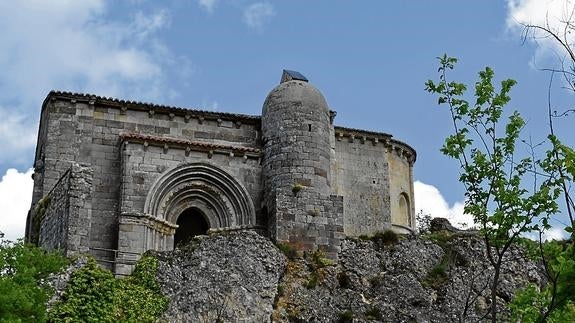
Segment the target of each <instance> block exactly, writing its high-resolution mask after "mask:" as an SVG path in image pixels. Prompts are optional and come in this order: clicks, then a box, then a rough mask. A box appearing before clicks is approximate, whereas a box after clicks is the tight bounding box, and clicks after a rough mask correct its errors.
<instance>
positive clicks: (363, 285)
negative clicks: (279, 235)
mask: <svg viewBox="0 0 575 323" xmlns="http://www.w3.org/2000/svg"><path fill="white" fill-rule="evenodd" d="M157 257H158V259H159V261H160V263H159V268H158V279H159V281H160V283H161V285H162V292H163V293H165V294H166V295H168V296H169V297H170V299H171V303H170V306H169V309H168V310H167V312H166V313H165V314H164V316H163V318H162V319H161V320H162V321H163V320H167V321H174V322H175V321H194V322H208V321H209V322H213V321H222V322H223V321H225V322H227V321H250V322H251V321H257V322H261V321H270V320H272V321H278V322H288V321H292V322H293V321H295V322H297V321H319V322H330V321H351V320H354V321H356V322H362V321H370V320H375V321H383V322H402V321H407V322H413V321H415V322H441V321H443V322H459V321H471V320H478V319H479V320H481V317H482V316H483V315H484V314H485V313H486V311H487V308H488V306H489V299H490V297H489V296H488V295H489V284H490V280H489V277H491V271H492V268H491V267H490V266H489V265H488V262H487V260H486V258H485V255H484V244H483V242H482V241H481V239H479V238H478V237H476V236H473V235H462V234H458V233H448V232H443V233H435V234H432V235H431V237H429V238H426V239H421V238H404V239H400V240H399V241H397V242H394V241H389V240H386V239H385V238H382V237H376V238H373V239H370V240H351V239H348V240H345V241H343V243H342V250H341V252H340V254H339V261H338V263H331V262H330V261H328V260H327V259H325V258H323V255H322V254H321V253H309V254H308V255H307V256H305V257H304V258H295V259H287V258H286V257H285V256H284V255H283V254H282V253H281V252H280V251H279V250H278V249H277V248H276V247H275V246H274V245H273V244H272V243H271V242H270V241H269V240H267V239H265V238H263V237H261V236H259V235H257V234H256V233H253V232H233V233H225V234H217V235H211V236H208V237H202V238H201V239H196V240H195V241H194V242H193V243H192V244H190V245H188V246H187V247H186V248H185V249H184V250H176V251H174V252H164V253H159V254H157ZM509 259H512V261H507V262H505V265H504V268H503V276H502V279H501V283H500V287H499V289H498V299H497V302H498V305H500V307H501V309H502V313H503V315H504V314H505V310H504V305H505V304H506V303H507V302H508V301H509V300H511V299H512V297H513V293H514V291H515V290H517V289H518V288H521V287H523V286H524V285H525V284H526V283H528V282H534V283H537V284H542V283H543V275H542V272H541V268H540V267H538V266H537V265H536V264H534V263H533V262H531V261H529V260H528V259H527V258H526V257H524V255H523V252H522V251H521V249H519V248H513V249H512V250H511V252H510V254H509Z"/></svg>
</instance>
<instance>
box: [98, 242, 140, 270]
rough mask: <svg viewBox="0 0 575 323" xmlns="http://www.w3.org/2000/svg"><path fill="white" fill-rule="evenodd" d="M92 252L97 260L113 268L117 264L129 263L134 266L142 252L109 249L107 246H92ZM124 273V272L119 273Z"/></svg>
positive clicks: (106, 266) (104, 265)
mask: <svg viewBox="0 0 575 323" xmlns="http://www.w3.org/2000/svg"><path fill="white" fill-rule="evenodd" d="M90 253H91V254H92V256H94V258H95V259H96V261H97V262H98V263H99V264H100V265H101V266H102V267H105V268H108V269H111V270H113V269H114V268H116V265H118V264H120V265H128V266H133V265H135V264H136V262H138V260H139V259H140V256H141V255H142V254H141V253H138V252H130V251H121V250H116V249H107V248H95V247H91V248H90ZM118 275H123V276H125V275H124V274H118Z"/></svg>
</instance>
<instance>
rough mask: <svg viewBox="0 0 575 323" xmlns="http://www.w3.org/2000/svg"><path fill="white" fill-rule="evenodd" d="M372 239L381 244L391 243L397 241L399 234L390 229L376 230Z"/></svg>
mask: <svg viewBox="0 0 575 323" xmlns="http://www.w3.org/2000/svg"><path fill="white" fill-rule="evenodd" d="M372 240H373V241H375V242H376V243H379V244H383V245H393V244H396V243H398V242H399V236H398V235H397V233H395V232H394V231H392V230H385V231H383V232H381V231H378V232H376V233H375V234H374V235H373V238H372Z"/></svg>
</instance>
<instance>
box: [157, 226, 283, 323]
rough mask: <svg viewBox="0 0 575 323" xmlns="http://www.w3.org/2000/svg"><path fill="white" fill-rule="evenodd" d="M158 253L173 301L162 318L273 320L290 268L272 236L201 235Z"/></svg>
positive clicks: (162, 279) (165, 286)
mask: <svg viewBox="0 0 575 323" xmlns="http://www.w3.org/2000/svg"><path fill="white" fill-rule="evenodd" d="M157 257H158V259H159V266H158V279H159V280H160V283H161V285H162V292H163V293H164V294H166V295H167V296H168V297H169V298H170V300H171V302H170V305H169V308H168V310H167V311H166V313H165V314H164V316H163V318H161V319H160V321H170V322H215V321H218V320H221V321H223V322H228V321H231V322H237V321H246V322H248V321H249V322H264V321H269V319H270V316H271V313H272V311H273V304H274V297H275V295H276V291H277V285H278V281H279V279H280V277H281V275H282V274H283V272H284V269H285V266H286V260H285V257H284V256H283V254H282V253H281V252H280V251H279V250H278V249H277V248H276V247H275V246H274V245H273V244H272V243H271V242H270V241H269V240H268V239H266V238H263V237H262V236H260V235H258V234H257V233H254V232H250V231H244V232H231V233H220V234H214V235H211V236H208V237H201V238H200V239H196V240H195V241H193V242H192V244H191V245H188V246H187V247H185V248H184V249H182V250H176V251H174V252H164V253H159V254H157Z"/></svg>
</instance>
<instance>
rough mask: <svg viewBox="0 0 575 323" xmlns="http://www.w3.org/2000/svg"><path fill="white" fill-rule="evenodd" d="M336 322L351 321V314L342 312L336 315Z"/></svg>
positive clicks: (344, 322) (348, 311)
mask: <svg viewBox="0 0 575 323" xmlns="http://www.w3.org/2000/svg"><path fill="white" fill-rule="evenodd" d="M337 317H338V320H337V321H338V322H340V323H348V322H352V321H353V312H352V311H350V310H346V311H343V312H341V313H339V314H338V315H337Z"/></svg>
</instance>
